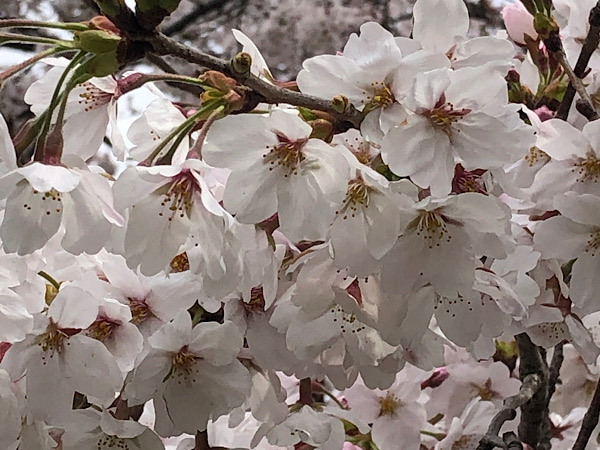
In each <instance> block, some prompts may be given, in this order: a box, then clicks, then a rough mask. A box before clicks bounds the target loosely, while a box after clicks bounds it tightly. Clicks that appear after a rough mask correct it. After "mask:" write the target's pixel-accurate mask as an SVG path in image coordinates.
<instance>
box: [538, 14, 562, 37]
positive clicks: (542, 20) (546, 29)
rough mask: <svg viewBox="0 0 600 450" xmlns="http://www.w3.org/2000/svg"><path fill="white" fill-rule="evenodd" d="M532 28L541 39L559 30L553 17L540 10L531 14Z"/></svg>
mask: <svg viewBox="0 0 600 450" xmlns="http://www.w3.org/2000/svg"><path fill="white" fill-rule="evenodd" d="M533 28H534V29H535V31H536V32H537V34H538V35H539V36H540V37H541V38H542V39H547V38H548V37H549V36H550V35H551V34H554V33H558V31H559V28H558V25H557V24H556V22H555V21H554V18H553V17H552V16H547V15H546V14H544V13H541V12H538V13H536V14H535V15H534V16H533Z"/></svg>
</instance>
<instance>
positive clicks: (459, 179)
mask: <svg viewBox="0 0 600 450" xmlns="http://www.w3.org/2000/svg"><path fill="white" fill-rule="evenodd" d="M484 173H485V170H483V169H475V170H465V169H464V168H463V167H462V165H460V164H458V165H457V166H456V169H455V170H454V178H453V179H452V191H453V192H455V193H457V194H460V193H463V192H478V193H480V194H485V195H487V190H486V188H485V184H484V183H483V179H482V178H481V177H482V176H483V174H484Z"/></svg>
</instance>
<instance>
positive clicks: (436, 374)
mask: <svg viewBox="0 0 600 450" xmlns="http://www.w3.org/2000/svg"><path fill="white" fill-rule="evenodd" d="M449 376H450V374H449V373H448V371H447V370H446V368H445V367H439V368H437V369H435V370H434V371H433V373H432V374H431V376H430V377H429V378H427V379H426V380H425V381H423V382H421V389H425V388H428V387H430V388H436V387H438V386H439V385H440V384H442V383H443V382H444V381H446V379H447V378H448V377H449Z"/></svg>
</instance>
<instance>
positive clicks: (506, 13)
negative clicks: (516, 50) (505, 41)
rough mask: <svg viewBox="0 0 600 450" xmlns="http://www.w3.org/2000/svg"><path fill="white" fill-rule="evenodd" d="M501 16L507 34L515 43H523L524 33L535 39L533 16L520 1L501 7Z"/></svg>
mask: <svg viewBox="0 0 600 450" xmlns="http://www.w3.org/2000/svg"><path fill="white" fill-rule="evenodd" d="M502 18H503V19H504V26H505V27H506V31H507V32H508V35H509V36H510V38H511V39H512V40H513V41H515V42H516V43H517V44H523V45H525V35H527V36H529V37H531V38H532V39H537V33H536V31H535V29H534V28H533V16H532V15H531V14H529V11H527V10H526V9H525V7H524V6H523V4H522V3H521V2H520V1H518V0H517V1H515V2H514V3H512V4H510V5H508V6H505V7H504V8H503V9H502Z"/></svg>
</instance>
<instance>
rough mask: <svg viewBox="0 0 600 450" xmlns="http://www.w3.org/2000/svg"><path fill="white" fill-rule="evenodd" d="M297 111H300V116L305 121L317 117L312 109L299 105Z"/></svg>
mask: <svg viewBox="0 0 600 450" xmlns="http://www.w3.org/2000/svg"><path fill="white" fill-rule="evenodd" d="M298 112H299V113H300V117H302V119H303V120H304V121H305V122H310V121H311V120H315V119H316V118H317V116H316V115H315V113H314V111H313V110H312V109H308V108H304V107H302V106H300V107H298Z"/></svg>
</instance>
